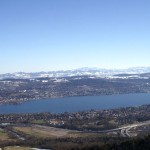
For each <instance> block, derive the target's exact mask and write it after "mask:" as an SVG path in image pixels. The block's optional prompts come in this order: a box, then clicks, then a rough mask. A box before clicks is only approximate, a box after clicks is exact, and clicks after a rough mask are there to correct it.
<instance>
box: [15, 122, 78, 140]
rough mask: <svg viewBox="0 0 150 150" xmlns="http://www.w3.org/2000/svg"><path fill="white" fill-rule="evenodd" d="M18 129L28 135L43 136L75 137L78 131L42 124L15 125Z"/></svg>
mask: <svg viewBox="0 0 150 150" xmlns="http://www.w3.org/2000/svg"><path fill="white" fill-rule="evenodd" d="M14 129H15V130H16V131H21V132H23V133H25V134H27V135H30V136H35V137H43V138H56V137H59V138H60V137H74V136H76V134H77V133H78V132H76V131H71V130H67V129H59V128H54V127H47V126H41V125H33V126H31V127H14Z"/></svg>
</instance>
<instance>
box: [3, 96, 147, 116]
mask: <svg viewBox="0 0 150 150" xmlns="http://www.w3.org/2000/svg"><path fill="white" fill-rule="evenodd" d="M144 104H150V93H142V94H120V95H107V96H85V97H69V98H55V99H46V100H45V99H43V100H32V101H27V102H24V103H22V104H19V105H0V114H3V113H35V112H51V113H62V112H78V111H85V110H90V109H111V108H119V107H127V106H139V105H144Z"/></svg>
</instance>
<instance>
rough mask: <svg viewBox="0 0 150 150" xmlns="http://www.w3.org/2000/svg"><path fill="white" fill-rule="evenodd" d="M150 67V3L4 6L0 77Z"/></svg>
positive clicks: (13, 0)
mask: <svg viewBox="0 0 150 150" xmlns="http://www.w3.org/2000/svg"><path fill="white" fill-rule="evenodd" d="M132 66H133V67H135V66H150V0H0V73H5V72H16V71H26V72H31V71H48V70H59V69H65V70H66V69H72V68H79V67H99V68H128V67H132Z"/></svg>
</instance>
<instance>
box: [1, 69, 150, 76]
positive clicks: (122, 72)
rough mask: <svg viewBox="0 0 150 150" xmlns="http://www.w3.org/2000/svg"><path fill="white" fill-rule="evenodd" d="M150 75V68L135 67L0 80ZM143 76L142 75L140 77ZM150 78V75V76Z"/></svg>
mask: <svg viewBox="0 0 150 150" xmlns="http://www.w3.org/2000/svg"><path fill="white" fill-rule="evenodd" d="M145 73H150V67H134V68H128V69H100V68H79V69H74V70H65V71H64V70H60V71H48V72H44V71H43V72H30V73H26V72H16V73H6V74H0V79H7V78H15V79H29V78H42V77H56V78H57V77H73V76H95V77H110V78H112V77H113V78H115V77H124V76H137V77H138V76H139V75H140V74H145ZM140 76H141V75H140ZM148 76H149V75H148Z"/></svg>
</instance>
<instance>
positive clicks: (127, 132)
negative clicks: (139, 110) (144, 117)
mask: <svg viewBox="0 0 150 150" xmlns="http://www.w3.org/2000/svg"><path fill="white" fill-rule="evenodd" d="M149 124H150V120H149V121H144V122H138V123H135V124H131V125H126V126H122V127H120V128H115V129H110V130H103V131H87V132H88V133H111V132H114V131H119V132H120V134H121V136H122V137H133V135H131V134H130V130H131V129H132V128H136V127H139V126H144V125H149Z"/></svg>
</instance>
